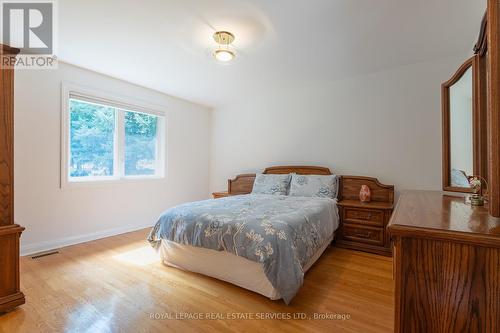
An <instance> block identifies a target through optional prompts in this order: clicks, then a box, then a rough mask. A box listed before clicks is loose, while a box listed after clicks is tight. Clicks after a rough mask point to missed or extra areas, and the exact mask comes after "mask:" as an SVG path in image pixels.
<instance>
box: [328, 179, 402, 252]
mask: <svg viewBox="0 0 500 333" xmlns="http://www.w3.org/2000/svg"><path fill="white" fill-rule="evenodd" d="M362 185H367V186H368V187H369V188H370V191H371V195H372V200H371V202H368V203H363V202H360V201H359V191H360V189H361V186H362ZM340 189H341V191H340V193H339V199H340V200H339V202H338V206H339V216H340V227H339V231H338V232H337V235H336V237H337V240H336V245H337V246H339V247H345V248H349V249H354V250H360V251H365V252H372V253H377V254H382V255H386V256H390V255H391V247H390V239H389V235H388V233H387V231H386V226H387V223H388V222H389V219H390V217H391V214H392V209H393V204H394V186H392V185H384V184H381V183H379V181H378V180H377V179H376V178H371V177H359V176H342V177H341V186H340Z"/></svg>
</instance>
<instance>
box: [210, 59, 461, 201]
mask: <svg viewBox="0 0 500 333" xmlns="http://www.w3.org/2000/svg"><path fill="white" fill-rule="evenodd" d="M465 59H466V57H465V56H464V55H462V56H457V57H454V58H448V59H442V60H438V61H434V62H429V63H419V64H415V65H411V66H405V67H399V68H393V69H390V70H386V71H383V72H377V73H373V74H370V75H364V76H359V77H354V78H349V79H345V80H342V81H336V82H329V83H314V84H305V83H301V82H277V83H270V82H266V76H265V73H263V74H262V82H261V88H255V89H254V90H249V91H248V97H247V98H246V99H245V100H241V101H238V102H237V103H233V104H231V105H227V106H225V107H223V108H220V109H217V110H216V112H214V114H213V119H212V121H213V127H212V155H211V184H210V188H211V190H222V189H225V188H226V187H227V185H226V180H227V178H230V177H234V176H235V175H236V174H239V173H244V172H255V171H260V170H262V169H263V168H264V167H267V166H272V165H286V164H299V165H319V166H328V167H330V168H331V169H332V170H334V171H335V172H336V173H337V174H351V175H366V176H373V177H377V178H378V179H379V180H380V181H382V182H384V183H387V184H394V185H395V186H396V190H398V191H399V190H402V189H432V190H439V189H440V188H441V97H440V96H441V88H440V86H441V83H442V82H444V81H446V80H448V79H449V78H450V77H451V76H452V74H453V73H454V72H455V70H456V69H457V68H458V67H459V65H460V64H461V63H463V61H465ZM332 61H334V59H332Z"/></svg>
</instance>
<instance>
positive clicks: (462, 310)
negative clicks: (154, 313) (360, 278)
mask: <svg viewBox="0 0 500 333" xmlns="http://www.w3.org/2000/svg"><path fill="white" fill-rule="evenodd" d="M400 246H401V249H400V250H399V251H398V255H399V254H400V255H401V256H402V257H403V258H405V260H402V261H401V265H402V267H401V275H400V276H399V277H397V278H399V279H400V285H401V287H400V289H399V291H400V293H401V296H400V297H401V299H402V300H404V301H403V302H402V303H401V304H400V307H401V308H400V311H401V318H399V319H400V320H399V325H400V326H399V327H398V332H410V333H411V332H428V333H432V332H496V331H497V330H496V329H497V328H500V326H499V324H500V323H499V320H500V317H499V316H495V314H498V313H500V312H499V311H500V308H499V298H498V296H499V295H500V284H499V283H498V281H499V279H500V274H499V270H498V267H500V256H499V251H498V250H497V249H492V248H485V247H477V246H474V245H467V244H459V243H452V242H442V241H434V240H426V239H416V238H403V239H402V240H401V243H400Z"/></svg>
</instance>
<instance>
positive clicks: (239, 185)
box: [227, 173, 255, 194]
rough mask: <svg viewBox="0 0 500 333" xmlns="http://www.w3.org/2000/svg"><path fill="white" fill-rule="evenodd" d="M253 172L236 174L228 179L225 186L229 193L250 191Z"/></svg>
mask: <svg viewBox="0 0 500 333" xmlns="http://www.w3.org/2000/svg"><path fill="white" fill-rule="evenodd" d="M254 181H255V174H254V173H248V174H242V175H238V176H236V178H234V179H228V181H227V183H228V185H227V188H228V192H229V193H231V194H248V193H251V192H252V189H253V182H254Z"/></svg>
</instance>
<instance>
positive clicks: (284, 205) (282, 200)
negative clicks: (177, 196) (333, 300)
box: [148, 167, 339, 304]
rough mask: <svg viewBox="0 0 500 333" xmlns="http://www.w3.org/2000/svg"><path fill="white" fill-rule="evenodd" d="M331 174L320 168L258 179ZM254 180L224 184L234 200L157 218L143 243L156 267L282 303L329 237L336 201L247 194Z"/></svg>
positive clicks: (190, 205) (268, 171)
mask: <svg viewBox="0 0 500 333" xmlns="http://www.w3.org/2000/svg"><path fill="white" fill-rule="evenodd" d="M290 173H295V174H298V175H331V172H330V170H329V169H327V168H321V167H273V168H268V169H266V170H265V171H264V174H290ZM252 177H253V178H255V175H243V176H240V177H237V178H236V179H235V180H232V181H230V182H229V190H230V191H231V193H233V194H234V193H237V194H239V195H235V196H229V197H226V198H221V199H211V200H204V201H198V202H191V203H186V204H183V205H179V206H177V207H174V208H171V209H169V210H167V211H166V212H165V213H163V214H162V215H161V217H160V218H159V220H158V222H157V223H156V225H155V226H154V227H153V229H152V230H151V233H150V235H149V237H148V240H149V242H150V243H151V245H152V246H153V247H154V248H155V249H156V250H157V251H158V252H159V253H160V256H161V259H162V261H163V263H165V264H166V265H169V266H173V267H177V268H180V269H184V270H188V271H192V272H196V273H200V274H204V275H207V276H211V277H214V278H217V279H220V280H223V281H226V282H229V283H232V284H235V285H237V286H240V287H242V288H245V289H248V290H251V291H254V292H256V293H259V294H262V295H264V296H266V297H268V298H270V299H273V300H277V299H283V300H284V301H285V303H287V304H289V303H290V301H291V300H292V299H293V297H294V296H295V295H296V293H297V292H298V290H299V289H300V287H301V285H302V283H303V278H304V274H305V273H306V272H307V270H308V269H309V268H310V267H311V266H312V265H313V264H314V263H315V262H316V261H317V259H318V258H319V257H320V256H321V254H322V253H323V252H324V251H325V249H326V248H327V247H328V246H329V245H330V243H331V242H332V240H333V238H334V234H335V230H336V229H337V228H338V225H339V217H338V210H337V202H336V199H331V198H328V197H309V196H307V197H306V196H288V195H268V194H251V193H250V192H251V191H252V187H253V179H252Z"/></svg>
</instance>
